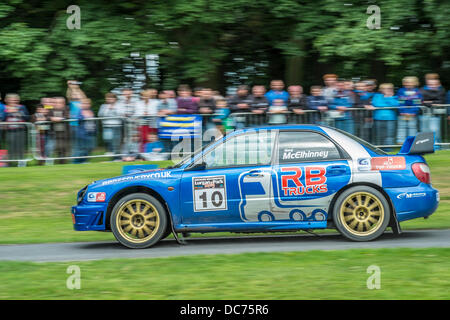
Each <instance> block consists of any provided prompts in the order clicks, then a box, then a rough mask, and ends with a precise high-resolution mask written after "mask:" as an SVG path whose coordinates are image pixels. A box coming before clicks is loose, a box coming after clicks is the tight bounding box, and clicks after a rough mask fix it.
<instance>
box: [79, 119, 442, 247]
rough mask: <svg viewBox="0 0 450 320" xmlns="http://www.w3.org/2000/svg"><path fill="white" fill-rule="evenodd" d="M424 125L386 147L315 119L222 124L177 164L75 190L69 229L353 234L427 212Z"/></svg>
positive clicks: (364, 236) (139, 240)
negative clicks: (223, 129)
mask: <svg viewBox="0 0 450 320" xmlns="http://www.w3.org/2000/svg"><path fill="white" fill-rule="evenodd" d="M433 149H434V136H433V134H432V133H420V134H418V135H417V136H415V137H408V138H407V139H406V141H405V143H404V144H403V146H402V148H401V150H400V152H399V153H398V154H396V155H388V154H386V153H384V152H383V151H382V150H380V149H377V148H376V147H374V146H372V145H371V144H369V143H367V142H365V141H363V140H361V139H359V138H357V137H355V136H352V135H350V134H348V133H345V132H343V131H340V130H337V129H334V128H330V127H326V126H316V125H287V126H267V127H258V128H250V129H243V130H238V131H235V132H232V133H230V134H228V135H226V136H224V137H222V138H220V139H219V140H217V141H215V142H212V143H211V144H209V145H208V146H206V147H204V148H202V149H201V150H199V151H197V152H196V153H194V155H193V156H191V157H188V158H186V159H184V160H182V161H181V162H179V163H178V164H177V165H175V166H173V167H170V168H167V169H159V170H151V171H146V172H141V173H135V174H128V175H123V176H119V177H116V178H111V179H106V180H100V181H95V182H93V183H92V184H90V185H88V186H86V187H84V188H83V189H81V190H80V191H79V193H78V203H77V205H76V206H74V207H73V208H72V218H73V224H74V228H75V230H78V231H91V230H98V231H105V230H106V231H112V232H113V233H114V235H115V237H116V239H117V240H118V241H119V242H120V243H122V244H123V245H125V246H127V247H130V248H145V247H149V246H152V245H154V244H155V243H157V242H158V241H159V240H161V239H162V238H164V237H166V236H167V235H169V234H170V233H171V232H173V233H174V235H175V237H176V235H177V233H185V232H214V231H229V232H268V231H276V232H280V231H293V230H307V229H323V228H327V227H331V228H336V229H337V230H338V231H339V232H340V233H341V234H342V235H344V236H345V237H347V238H348V239H351V240H355V241H368V240H373V239H375V238H377V237H379V236H380V235H381V234H382V233H383V232H384V231H385V230H386V228H387V227H390V228H392V230H393V231H394V232H395V233H400V226H399V222H402V221H405V220H410V219H414V218H419V217H428V216H430V215H431V214H432V213H433V212H434V211H435V210H436V208H437V207H438V203H439V193H438V191H437V190H436V189H434V188H433V187H432V186H431V180H430V170H429V167H428V165H427V163H426V161H425V159H424V158H423V156H422V155H423V154H425V153H431V152H433V151H434V150H433Z"/></svg>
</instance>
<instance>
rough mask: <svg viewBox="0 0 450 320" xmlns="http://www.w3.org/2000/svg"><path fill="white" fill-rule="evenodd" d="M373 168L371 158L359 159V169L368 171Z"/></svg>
mask: <svg viewBox="0 0 450 320" xmlns="http://www.w3.org/2000/svg"><path fill="white" fill-rule="evenodd" d="M370 169H371V164H370V158H361V159H358V170H361V171H368V170H370Z"/></svg>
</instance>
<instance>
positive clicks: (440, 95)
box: [419, 73, 445, 142]
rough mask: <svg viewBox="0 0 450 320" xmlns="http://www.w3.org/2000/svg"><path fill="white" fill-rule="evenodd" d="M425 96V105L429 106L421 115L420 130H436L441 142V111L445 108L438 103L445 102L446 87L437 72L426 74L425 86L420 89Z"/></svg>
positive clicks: (438, 139)
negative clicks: (442, 84) (439, 106)
mask: <svg viewBox="0 0 450 320" xmlns="http://www.w3.org/2000/svg"><path fill="white" fill-rule="evenodd" d="M420 93H421V94H422V98H423V105H424V106H426V107H427V108H426V109H425V111H424V113H423V114H422V115H421V116H420V117H419V119H420V131H422V132H434V134H435V139H436V142H441V119H440V117H439V113H440V111H441V110H442V111H443V112H442V113H444V114H445V109H442V108H438V106H437V105H439V104H444V103H445V89H444V88H443V87H442V86H441V81H440V80H439V75H438V74H437V73H428V74H426V75H425V86H424V87H423V88H421V89H420Z"/></svg>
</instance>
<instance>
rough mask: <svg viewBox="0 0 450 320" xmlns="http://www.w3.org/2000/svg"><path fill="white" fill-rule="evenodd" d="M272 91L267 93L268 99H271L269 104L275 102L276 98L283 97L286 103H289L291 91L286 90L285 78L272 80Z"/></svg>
mask: <svg viewBox="0 0 450 320" xmlns="http://www.w3.org/2000/svg"><path fill="white" fill-rule="evenodd" d="M270 89H271V90H270V91H269V92H267V93H266V94H265V96H266V98H267V100H269V105H272V104H273V101H274V100H277V99H281V100H283V101H284V103H285V104H287V103H288V100H289V93H287V91H284V82H283V80H272V81H271V82H270Z"/></svg>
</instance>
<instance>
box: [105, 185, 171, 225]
mask: <svg viewBox="0 0 450 320" xmlns="http://www.w3.org/2000/svg"><path fill="white" fill-rule="evenodd" d="M133 193H146V194H148V195H150V196H152V197H155V198H156V199H157V200H158V201H159V202H160V203H161V205H162V206H163V207H164V209H166V213H167V215H168V218H169V222H170V224H171V222H172V217H171V216H170V210H169V206H168V205H167V202H166V200H165V199H164V198H163V197H162V196H161V195H160V194H159V193H158V192H156V191H155V190H153V189H152V188H149V187H147V186H142V185H138V186H130V187H126V188H123V189H121V190H119V191H118V192H116V194H115V195H114V196H113V197H112V198H111V200H110V201H109V203H108V208H107V210H106V213H105V230H109V231H110V230H111V225H110V221H109V220H110V217H111V213H112V210H113V208H114V206H115V205H116V203H117V202H118V201H119V200H120V199H121V198H123V197H124V196H127V195H129V194H133ZM170 224H167V225H168V226H169V227H170Z"/></svg>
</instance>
